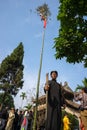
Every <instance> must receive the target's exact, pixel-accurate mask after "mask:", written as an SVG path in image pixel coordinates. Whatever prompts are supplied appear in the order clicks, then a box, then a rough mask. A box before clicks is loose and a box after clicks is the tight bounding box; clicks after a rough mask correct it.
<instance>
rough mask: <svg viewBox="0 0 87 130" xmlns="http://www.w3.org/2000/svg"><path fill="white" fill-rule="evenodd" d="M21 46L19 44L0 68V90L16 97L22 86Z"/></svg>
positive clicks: (22, 53) (22, 52) (22, 50)
mask: <svg viewBox="0 0 87 130" xmlns="http://www.w3.org/2000/svg"><path fill="white" fill-rule="evenodd" d="M23 56H24V49H23V44H22V43H20V44H19V45H18V47H17V48H15V49H14V50H13V52H12V53H11V54H10V55H8V56H7V57H6V58H5V59H4V60H3V61H2V63H1V66H0V90H2V91H4V92H5V93H6V92H7V93H10V94H11V95H16V94H17V93H18V91H19V89H20V88H22V86H23V69H24V66H23V64H22V62H23Z"/></svg>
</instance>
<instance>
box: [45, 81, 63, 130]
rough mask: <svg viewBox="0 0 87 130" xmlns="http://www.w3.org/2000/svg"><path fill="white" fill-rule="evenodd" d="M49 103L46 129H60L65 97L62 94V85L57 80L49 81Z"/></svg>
mask: <svg viewBox="0 0 87 130" xmlns="http://www.w3.org/2000/svg"><path fill="white" fill-rule="evenodd" d="M48 84H49V91H48V105H47V119H46V126H45V130H60V129H61V105H63V100H62V99H63V98H62V96H61V86H60V84H59V83H57V82H56V80H51V81H49V82H48Z"/></svg>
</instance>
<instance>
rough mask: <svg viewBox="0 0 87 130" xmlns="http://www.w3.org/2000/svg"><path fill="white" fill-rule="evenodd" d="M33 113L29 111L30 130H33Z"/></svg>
mask: <svg viewBox="0 0 87 130" xmlns="http://www.w3.org/2000/svg"><path fill="white" fill-rule="evenodd" d="M33 118H34V117H33V112H32V111H31V110H30V111H29V117H28V130H32V125H33Z"/></svg>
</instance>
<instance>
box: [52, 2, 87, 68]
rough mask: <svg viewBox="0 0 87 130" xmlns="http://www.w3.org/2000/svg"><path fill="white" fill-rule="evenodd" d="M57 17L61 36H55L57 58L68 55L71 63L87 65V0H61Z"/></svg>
mask: <svg viewBox="0 0 87 130" xmlns="http://www.w3.org/2000/svg"><path fill="white" fill-rule="evenodd" d="M57 19H58V20H59V21H60V29H59V36H58V37H57V38H55V45H54V48H55V50H56V54H55V56H56V59H58V58H59V59H61V58H63V57H66V61H67V62H69V63H76V62H77V63H80V62H83V63H84V67H87V1H86V0H60V6H59V12H58V16H57Z"/></svg>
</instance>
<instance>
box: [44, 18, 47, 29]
mask: <svg viewBox="0 0 87 130" xmlns="http://www.w3.org/2000/svg"><path fill="white" fill-rule="evenodd" d="M46 24H47V20H46V19H44V28H46Z"/></svg>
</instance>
